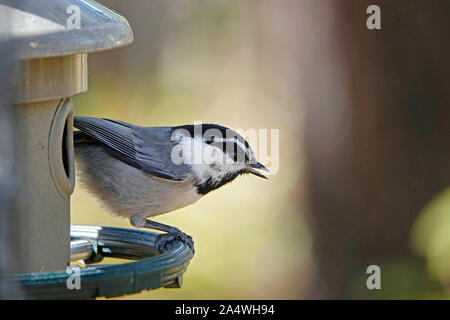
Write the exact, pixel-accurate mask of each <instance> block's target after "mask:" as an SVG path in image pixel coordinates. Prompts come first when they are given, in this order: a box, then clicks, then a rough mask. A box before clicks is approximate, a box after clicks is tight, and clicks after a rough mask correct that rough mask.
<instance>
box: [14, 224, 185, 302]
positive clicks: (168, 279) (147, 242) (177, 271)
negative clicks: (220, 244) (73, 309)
mask: <svg viewBox="0 0 450 320" xmlns="http://www.w3.org/2000/svg"><path fill="white" fill-rule="evenodd" d="M157 235H158V234H157V233H153V232H148V231H142V230H133V229H125V228H114V227H99V226H83V225H72V226H71V231H70V236H71V241H72V249H71V256H72V257H77V256H79V257H83V260H85V262H86V263H87V265H86V267H84V268H80V273H79V275H80V288H79V289H76V288H73V289H69V288H68V285H67V280H68V279H69V276H71V275H72V274H71V273H67V272H66V270H63V271H55V272H43V273H27V274H18V275H11V276H9V277H8V280H10V281H14V282H16V283H17V284H18V285H19V286H21V287H22V289H23V290H24V292H25V294H26V295H27V297H30V298H32V299H93V298H96V297H117V296H122V295H126V294H132V293H138V292H140V291H142V290H151V289H157V288H161V287H166V288H167V287H169V288H180V287H181V283H182V277H183V274H184V272H185V271H186V269H187V266H188V264H189V261H190V259H191V258H192V256H193V251H192V249H191V248H190V247H189V246H188V245H186V244H185V243H183V242H181V241H173V242H171V243H169V244H168V245H167V247H166V251H165V252H163V253H159V252H158V251H157V250H156V249H155V247H154V242H155V237H156V236H157ZM103 257H113V258H122V259H130V260H136V261H133V262H126V263H122V264H102V265H100V264H91V265H89V263H93V262H98V261H101V260H102V259H103Z"/></svg>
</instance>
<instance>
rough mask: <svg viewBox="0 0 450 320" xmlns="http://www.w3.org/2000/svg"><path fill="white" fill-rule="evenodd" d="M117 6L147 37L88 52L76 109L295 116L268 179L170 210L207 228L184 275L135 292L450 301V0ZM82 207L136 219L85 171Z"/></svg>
mask: <svg viewBox="0 0 450 320" xmlns="http://www.w3.org/2000/svg"><path fill="white" fill-rule="evenodd" d="M102 3H103V4H105V5H106V6H107V7H109V8H111V9H114V10H116V11H118V12H119V13H121V14H122V15H124V16H125V17H126V18H127V19H128V21H129V22H130V24H131V26H132V28H133V31H134V36H135V41H134V43H133V44H132V45H131V46H128V47H125V48H120V49H117V50H113V51H107V52H100V53H95V54H90V55H89V70H90V75H89V91H88V92H87V93H84V94H82V95H79V96H77V97H74V99H73V101H74V105H75V114H77V115H89V116H96V117H106V118H112V119H118V120H122V121H126V122H131V123H135V124H138V125H143V126H158V125H180V124H188V123H193V122H194V121H202V122H204V123H208V122H213V123H220V124H222V125H225V126H228V127H231V128H241V129H249V128H255V129H268V130H270V129H279V155H277V156H278V157H279V170H278V171H277V172H276V174H273V175H271V176H270V179H269V180H268V181H263V180H261V179H257V178H254V177H247V176H246V177H242V178H239V179H237V180H236V181H234V182H233V183H231V184H229V185H226V186H225V187H223V188H221V189H219V190H217V191H214V192H212V193H211V194H208V195H207V196H206V197H205V198H203V199H201V200H200V201H199V202H197V203H196V204H194V205H191V206H189V207H186V208H183V209H180V210H177V211H175V212H172V213H169V214H167V215H163V216H160V217H158V218H156V219H155V220H157V221H160V222H163V223H166V224H170V225H175V226H177V227H179V228H180V229H182V230H183V231H185V232H186V233H188V234H191V235H192V236H193V237H194V239H195V243H196V254H195V256H194V258H193V259H192V261H191V264H190V266H189V268H188V271H187V272H186V274H185V276H184V283H183V288H182V289H179V290H176V289H160V290H155V291H150V292H142V293H140V294H137V295H132V296H127V297H124V298H125V299H127V298H128V299H129V298H132V299H299V298H345V299H348V298H350V299H355V298H393V299H404V298H448V297H450V286H449V283H450V209H449V208H450V189H447V186H449V185H450V170H449V163H450V162H449V161H450V148H449V147H448V141H449V139H448V138H449V137H450V134H449V133H450V132H449V127H450V114H449V111H448V105H449V92H450V91H449V90H448V89H449V88H448V83H449V81H448V80H449V79H448V77H449V72H448V71H449V68H448V67H449V63H448V53H449V44H448V41H447V35H446V34H445V33H444V32H445V30H447V28H446V26H447V23H446V21H447V20H448V19H447V15H446V13H445V12H448V8H447V5H446V2H445V1H438V0H436V1H433V2H426V1H395V2H392V1H377V4H378V5H379V6H380V7H381V10H382V11H381V12H382V29H381V30H376V31H372V30H368V29H367V28H366V19H367V17H368V15H367V14H366V8H367V7H368V6H369V5H370V4H372V3H370V2H369V1H363V0H362V1H358V2H356V1H346V0H342V1H312V0H298V1H294V0H287V1H228V0H214V1H207V0H172V1H163V0H157V1H156V0H152V1H149V0H134V1H123V0H111V1H106V0H105V1H102ZM254 147H256V146H254ZM272 156H273V155H272ZM266 164H267V165H268V166H269V167H270V163H266ZM71 207H72V209H71V219H72V223H75V224H94V225H108V226H119V227H126V228H128V227H131V226H130V224H129V222H128V221H127V220H125V219H121V218H118V217H114V216H111V215H110V214H109V213H108V212H106V211H104V210H102V209H101V208H100V206H99V205H98V203H97V201H96V200H95V198H94V197H93V196H92V195H90V194H89V193H87V192H86V191H85V190H83V189H82V188H81V186H80V184H79V183H78V184H77V187H76V190H75V193H74V195H73V197H72V202H71ZM371 264H376V265H379V266H380V267H381V272H382V289H381V290H373V291H371V290H368V289H367V287H366V279H367V277H368V276H369V275H368V274H367V273H366V269H367V267H368V266H369V265H371Z"/></svg>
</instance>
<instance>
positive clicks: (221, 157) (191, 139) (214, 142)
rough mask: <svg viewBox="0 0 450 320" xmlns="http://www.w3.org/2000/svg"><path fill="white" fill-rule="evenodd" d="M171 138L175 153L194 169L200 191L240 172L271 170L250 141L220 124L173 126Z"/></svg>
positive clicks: (255, 173) (211, 188) (202, 192)
mask: <svg viewBox="0 0 450 320" xmlns="http://www.w3.org/2000/svg"><path fill="white" fill-rule="evenodd" d="M172 141H173V142H174V143H175V144H176V153H177V156H179V157H180V158H181V159H182V161H183V163H184V164H187V165H188V166H189V167H190V168H191V171H192V175H193V180H194V184H195V185H196V187H197V190H198V192H199V193H200V194H206V193H208V192H210V191H212V190H215V189H217V188H219V187H221V186H223V185H224V184H226V183H228V182H231V181H232V180H234V179H235V178H236V177H237V176H239V175H241V174H247V173H250V174H253V175H255V176H257V177H261V178H264V179H267V177H266V176H265V175H263V174H262V173H260V172H259V171H258V170H257V169H260V170H265V171H268V170H267V168H266V167H265V166H264V165H262V164H261V163H259V162H258V161H257V160H256V158H255V156H254V153H253V151H252V149H251V147H250V145H249V143H248V142H247V141H246V140H245V139H244V138H243V137H242V136H241V135H240V134H238V133H237V132H236V131H234V130H231V129H229V128H226V127H224V126H221V125H218V124H196V125H185V126H178V127H174V130H173V133H172Z"/></svg>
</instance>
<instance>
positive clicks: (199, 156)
mask: <svg viewBox="0 0 450 320" xmlns="http://www.w3.org/2000/svg"><path fill="white" fill-rule="evenodd" d="M177 141H178V142H179V143H178V144H177V145H176V146H175V148H174V149H175V150H176V151H175V152H173V153H175V154H177V155H178V157H179V158H178V159H177V161H178V163H184V164H189V165H191V169H192V171H193V173H194V175H195V178H196V179H198V180H199V181H200V182H201V183H203V182H206V181H207V180H208V179H212V180H221V179H222V178H223V177H224V176H225V175H226V174H228V173H230V172H234V171H236V172H237V171H240V170H242V169H243V168H244V167H245V165H244V164H235V163H234V161H233V159H231V158H230V157H229V156H228V154H226V153H224V152H223V151H222V150H221V149H220V148H218V147H217V146H212V145H208V144H206V143H204V142H203V139H202V138H201V137H198V138H197V137H196V138H192V137H190V136H183V137H182V138H178V139H177Z"/></svg>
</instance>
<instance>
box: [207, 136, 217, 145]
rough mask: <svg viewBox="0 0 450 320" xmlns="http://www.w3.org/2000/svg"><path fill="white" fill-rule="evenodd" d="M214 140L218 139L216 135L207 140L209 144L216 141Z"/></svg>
mask: <svg viewBox="0 0 450 320" xmlns="http://www.w3.org/2000/svg"><path fill="white" fill-rule="evenodd" d="M214 140H216V137H215V136H211V137H209V139H208V140H207V141H205V142H206V143H207V144H211V143H213V142H214Z"/></svg>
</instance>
